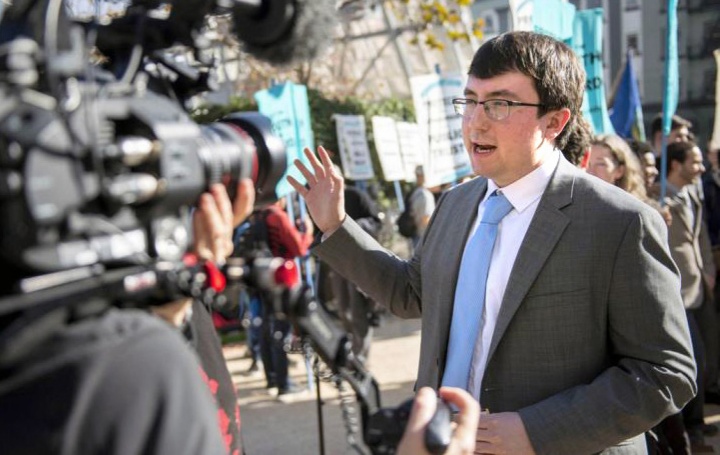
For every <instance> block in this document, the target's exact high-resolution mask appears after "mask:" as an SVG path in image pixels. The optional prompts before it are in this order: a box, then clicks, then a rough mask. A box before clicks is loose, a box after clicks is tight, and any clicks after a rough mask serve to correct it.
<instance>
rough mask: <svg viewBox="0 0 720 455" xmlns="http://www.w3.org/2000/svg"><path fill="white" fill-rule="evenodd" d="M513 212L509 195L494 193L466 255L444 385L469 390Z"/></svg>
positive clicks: (452, 326) (449, 344)
mask: <svg viewBox="0 0 720 455" xmlns="http://www.w3.org/2000/svg"><path fill="white" fill-rule="evenodd" d="M512 209H513V206H512V204H510V202H509V201H508V200H507V198H506V197H505V195H503V194H502V193H498V192H497V191H495V192H494V193H493V194H491V195H490V197H489V198H488V200H487V202H486V203H485V211H484V212H483V217H482V220H481V221H480V224H479V225H478V228H477V230H476V231H475V234H474V235H473V236H472V238H471V239H470V241H469V242H468V245H467V248H466V249H465V253H464V254H463V257H462V262H461V264H460V273H459V275H458V282H457V287H456V288H455V302H454V303H453V315H452V325H451V326H450V342H449V343H448V350H447V360H446V362H445V373H444V374H443V379H442V385H444V386H452V387H460V388H462V389H465V390H467V388H468V377H469V375H470V362H471V360H472V357H473V351H474V350H475V343H476V340H477V337H478V331H479V330H480V321H481V320H482V314H483V307H484V306H485V283H486V282H487V276H488V269H490V259H491V257H492V251H493V246H494V245H495V237H497V231H498V224H499V223H500V220H502V219H503V218H504V217H505V215H507V214H508V213H510V211H511V210H512Z"/></svg>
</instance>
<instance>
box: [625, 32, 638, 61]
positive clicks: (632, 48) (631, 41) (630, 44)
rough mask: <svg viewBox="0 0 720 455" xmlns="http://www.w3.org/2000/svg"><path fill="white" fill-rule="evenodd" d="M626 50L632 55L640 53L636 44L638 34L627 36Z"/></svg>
mask: <svg viewBox="0 0 720 455" xmlns="http://www.w3.org/2000/svg"><path fill="white" fill-rule="evenodd" d="M627 50H628V51H629V52H632V53H633V55H636V56H637V55H640V46H639V44H638V36H637V35H636V34H634V33H633V34H632V35H628V36H627Z"/></svg>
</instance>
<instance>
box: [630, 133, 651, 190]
mask: <svg viewBox="0 0 720 455" xmlns="http://www.w3.org/2000/svg"><path fill="white" fill-rule="evenodd" d="M628 145H629V146H630V149H631V150H632V151H633V153H634V154H635V156H636V157H637V159H638V161H639V162H640V167H641V168H642V170H643V176H644V177H645V179H644V180H645V191H646V192H647V194H648V196H649V197H652V198H655V199H657V197H658V196H659V195H655V194H652V191H653V188H654V186H655V180H657V176H658V169H657V160H656V159H655V152H654V151H653V148H652V146H651V145H650V144H649V143H647V142H642V141H636V140H634V139H633V140H630V141H628Z"/></svg>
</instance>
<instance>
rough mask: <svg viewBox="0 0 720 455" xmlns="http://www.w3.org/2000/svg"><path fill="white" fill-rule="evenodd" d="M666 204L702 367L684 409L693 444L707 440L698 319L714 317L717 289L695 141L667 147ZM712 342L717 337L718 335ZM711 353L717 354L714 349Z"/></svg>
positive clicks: (673, 251) (702, 169)
mask: <svg viewBox="0 0 720 455" xmlns="http://www.w3.org/2000/svg"><path fill="white" fill-rule="evenodd" d="M667 160H668V173H667V183H668V185H667V190H668V198H667V205H668V208H669V209H670V214H671V215H672V220H673V222H672V224H671V225H670V228H669V230H668V232H669V236H668V241H669V245H670V254H671V255H672V258H673V260H674V261H675V263H676V264H677V266H678V269H679V270H680V282H681V294H682V297H683V303H684V304H685V309H686V311H687V317H688V322H689V326H690V334H691V338H692V341H693V351H694V353H695V359H696V360H697V365H698V368H697V369H698V376H697V385H698V394H697V396H696V397H695V398H693V399H692V400H691V401H690V403H688V404H687V406H686V407H685V409H684V410H683V415H684V417H685V427H686V428H687V431H688V435H689V437H690V442H691V443H692V444H694V445H702V444H704V435H703V428H704V420H703V404H704V401H705V400H704V397H705V395H704V386H705V379H706V378H705V376H706V369H705V367H706V365H705V359H706V358H707V356H706V354H707V352H708V351H707V350H706V348H707V346H706V342H705V340H706V338H704V337H703V336H702V331H701V327H700V326H699V323H700V321H701V320H703V319H709V318H711V317H714V316H715V315H714V314H712V313H713V311H714V301H713V291H714V287H715V264H714V263H713V261H712V255H711V253H712V251H711V246H710V237H709V235H708V231H707V225H706V224H705V222H704V213H703V205H702V203H701V202H700V199H699V197H698V194H697V192H696V191H694V190H695V186H696V185H697V183H698V181H699V179H700V176H701V175H702V173H703V172H705V167H704V165H703V157H702V153H701V152H700V148H699V147H698V146H697V145H696V144H695V143H693V142H673V143H671V144H669V145H668V147H667ZM708 335H711V336H713V338H709V339H708V340H709V341H710V342H711V343H712V342H713V340H714V341H717V338H716V337H717V333H708ZM712 352H716V350H715V349H713V350H712Z"/></svg>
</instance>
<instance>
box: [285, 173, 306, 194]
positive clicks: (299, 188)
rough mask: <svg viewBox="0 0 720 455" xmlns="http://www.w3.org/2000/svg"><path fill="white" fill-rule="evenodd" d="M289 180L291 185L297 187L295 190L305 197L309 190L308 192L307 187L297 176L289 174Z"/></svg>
mask: <svg viewBox="0 0 720 455" xmlns="http://www.w3.org/2000/svg"><path fill="white" fill-rule="evenodd" d="M287 181H288V183H289V184H290V186H292V187H293V188H295V191H297V192H298V194H299V195H300V196H302V197H305V195H306V194H307V192H308V190H307V188H305V185H303V184H302V183H300V182H298V181H297V180H296V179H295V177H293V176H292V175H288V176H287Z"/></svg>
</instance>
